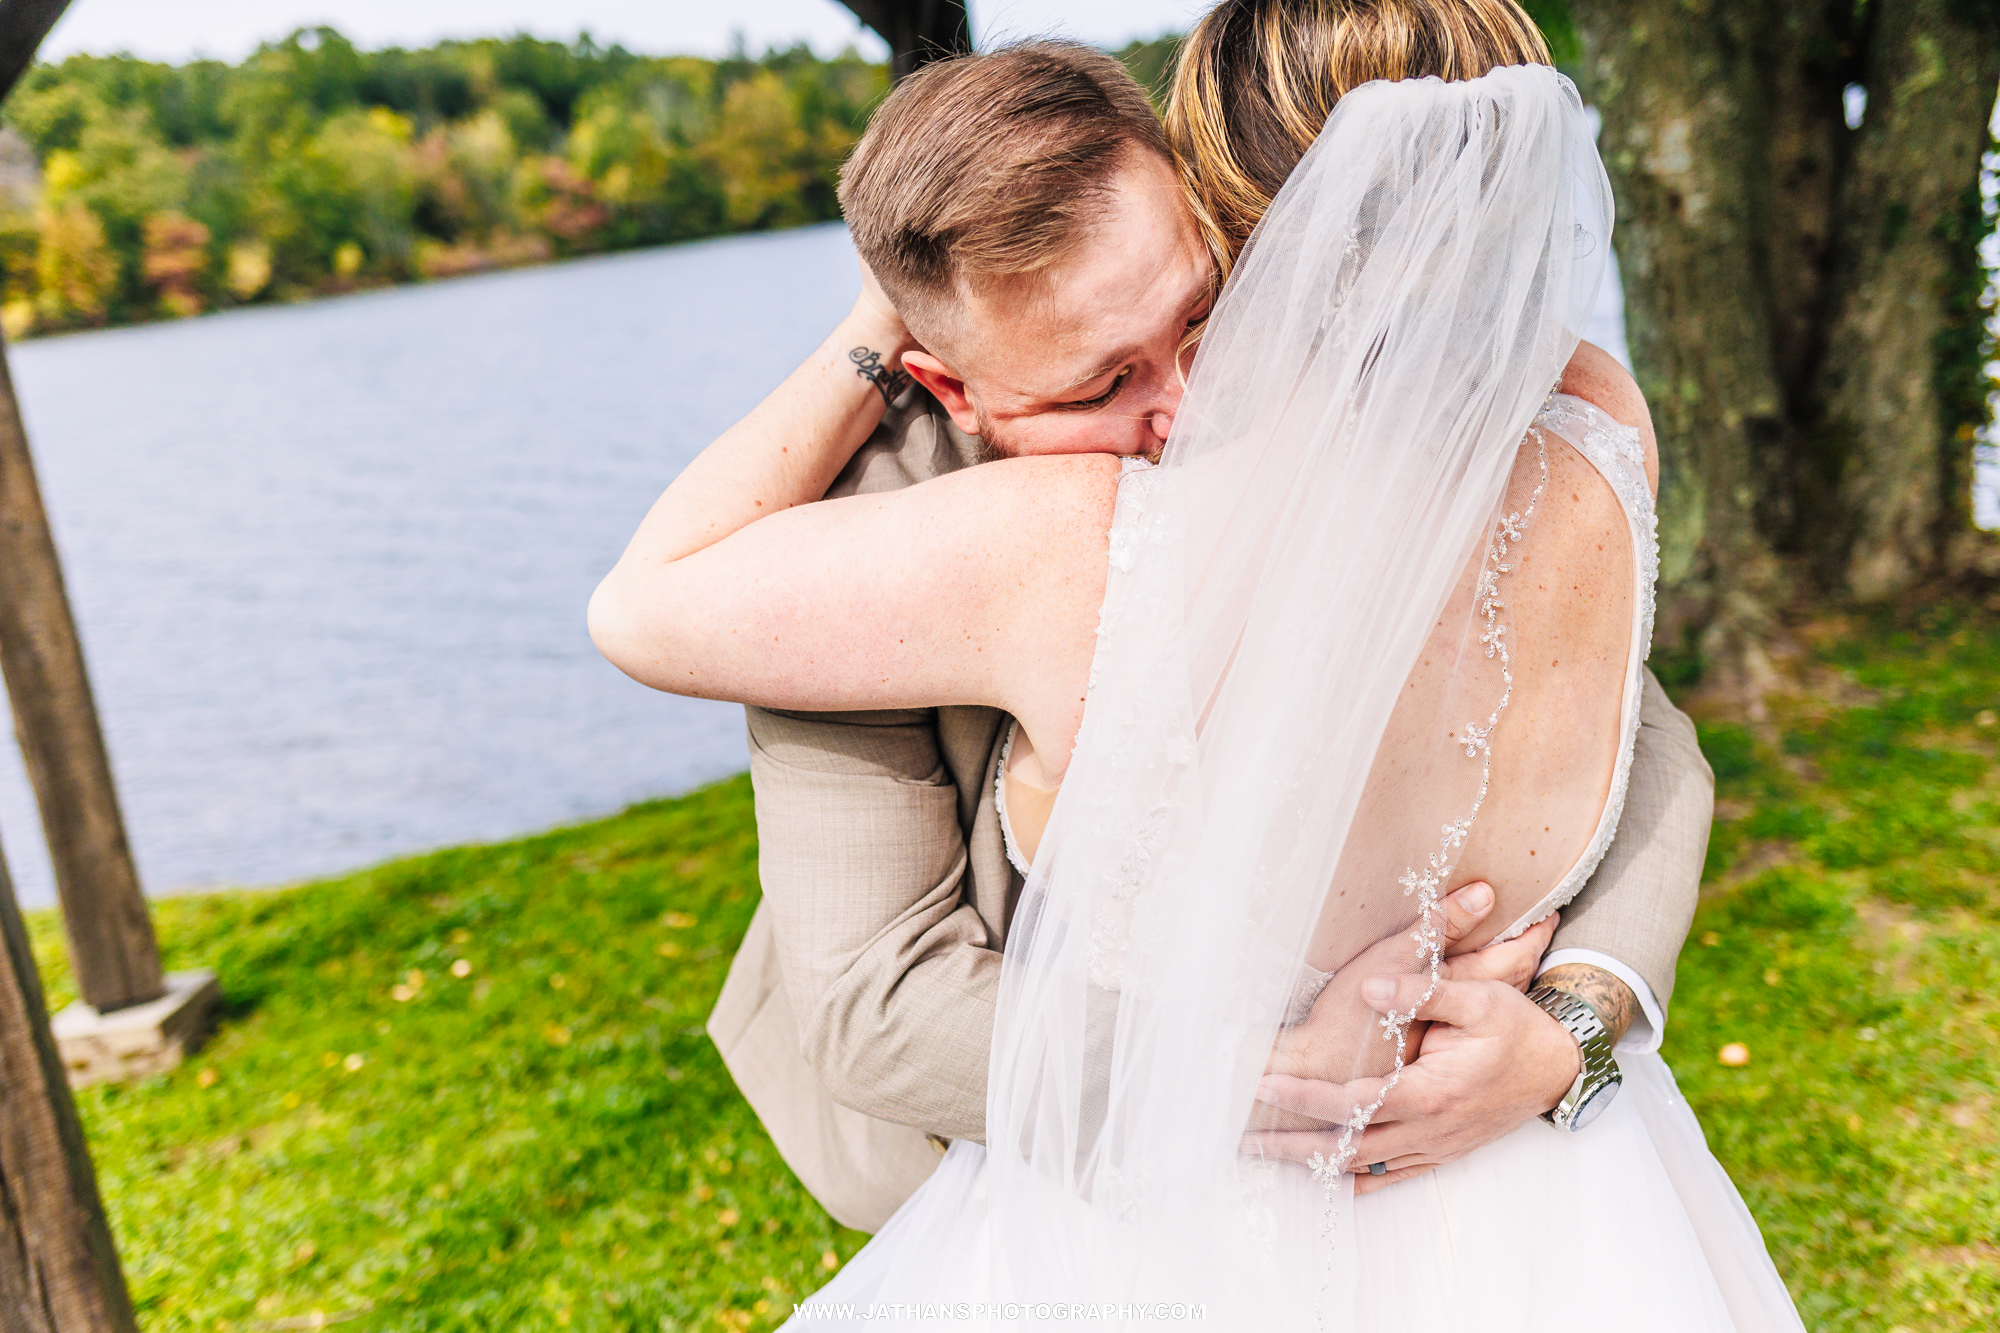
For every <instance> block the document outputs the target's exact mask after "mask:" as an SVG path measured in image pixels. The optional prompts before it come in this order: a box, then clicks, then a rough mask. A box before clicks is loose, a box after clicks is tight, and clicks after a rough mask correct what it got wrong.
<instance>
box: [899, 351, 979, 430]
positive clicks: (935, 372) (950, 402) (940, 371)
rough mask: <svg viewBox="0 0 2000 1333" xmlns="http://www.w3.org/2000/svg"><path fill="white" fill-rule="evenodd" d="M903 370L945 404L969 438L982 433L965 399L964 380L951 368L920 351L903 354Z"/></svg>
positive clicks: (969, 402)
mask: <svg viewBox="0 0 2000 1333" xmlns="http://www.w3.org/2000/svg"><path fill="white" fill-rule="evenodd" d="M903 369H904V370H907V371H909V372H910V377H911V378H912V379H914V380H916V382H917V383H919V384H921V385H923V386H924V387H925V388H926V389H929V390H930V391H931V397H933V398H935V399H937V400H938V402H939V403H941V404H943V405H944V410H945V411H946V413H948V414H949V415H950V417H951V420H952V424H953V425H955V426H957V427H958V428H959V429H960V430H962V431H964V432H965V433H966V434H967V435H977V434H979V414H978V413H977V412H975V411H973V410H972V400H971V399H970V398H968V397H966V396H965V381H964V380H962V379H960V378H959V377H958V376H957V375H955V374H953V373H952V370H951V367H950V366H947V365H946V364H945V363H944V362H942V361H940V360H938V359H937V358H936V357H934V356H932V355H931V354H930V353H929V352H926V351H922V350H917V351H910V352H905V353H903Z"/></svg>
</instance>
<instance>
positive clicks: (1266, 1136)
mask: <svg viewBox="0 0 2000 1333" xmlns="http://www.w3.org/2000/svg"><path fill="white" fill-rule="evenodd" d="M1544 943H1546V937H1544ZM1469 956H1470V955H1468V957H1469ZM1429 985H1430V982H1429V978H1428V977H1426V976H1423V975H1415V976H1409V975H1406V976H1401V977H1394V978H1391V977H1374V978H1370V979H1369V980H1368V981H1366V982H1364V983H1363V984H1362V988H1361V994H1362V998H1363V999H1364V1001H1365V1002H1366V1003H1367V1004H1368V1005H1369V1007H1370V1008H1372V1009H1374V1010H1375V1011H1376V1012H1377V1013H1384V1014H1386V1013H1389V1012H1390V1011H1391V1010H1400V1011H1402V1012H1404V1013H1408V1012H1409V1011H1410V1010H1411V1008H1412V1007H1415V1009H1416V1014H1417V1018H1418V1020H1419V1021H1420V1022H1425V1023H1428V1024H1429V1027H1428V1028H1427V1029H1426V1030H1425V1032H1424V1035H1423V1038H1422V1040H1421V1042H1420V1043H1419V1045H1418V1051H1417V1058H1416V1060H1414V1061H1412V1062H1411V1063H1410V1064H1409V1065H1408V1066H1406V1067H1405V1068H1404V1070H1403V1073H1402V1077H1401V1078H1399V1079H1398V1080H1396V1083H1395V1086H1394V1087H1392V1088H1390V1089H1389V1092H1388V1096H1387V1097H1386V1098H1385V1099H1384V1100H1383V1103H1382V1107H1381V1109H1380V1110H1379V1111H1377V1112H1376V1113H1375V1116H1374V1118H1373V1119H1372V1120H1371V1121H1370V1122H1369V1125H1368V1128H1367V1129H1366V1130H1365V1131H1363V1132H1362V1134H1361V1136H1360V1138H1359V1139H1358V1140H1357V1142H1356V1143H1355V1144H1354V1148H1355V1152H1354V1155H1353V1157H1352V1159H1351V1161H1350V1164H1349V1169H1350V1170H1353V1171H1359V1172H1366V1171H1367V1170H1368V1167H1369V1166H1370V1165H1371V1164H1373V1163H1377V1162H1379V1163H1382V1164H1383V1166H1384V1168H1385V1174H1382V1175H1363V1176H1362V1177H1361V1179H1360V1180H1359V1181H1357V1182H1356V1184H1355V1188H1356V1189H1357V1190H1358V1191H1359V1192H1361V1193H1363V1194H1365V1193H1367V1192H1369V1191H1370V1190H1373V1189H1379V1188H1381V1187H1382V1186H1383V1185H1388V1184H1393V1183H1395V1182H1396V1181H1398V1180H1406V1179H1409V1178H1410V1177H1412V1176H1418V1175H1422V1174H1423V1173H1424V1172H1426V1171H1429V1170H1431V1169H1432V1168H1433V1167H1437V1166H1441V1165H1443V1164H1444V1163H1446V1162H1451V1161H1455V1160H1457V1159H1458V1158H1460V1157H1463V1156H1465V1155H1466V1154H1467V1153H1469V1152H1471V1151H1473V1150H1474V1149H1476V1148H1481V1147H1484V1146H1485V1145H1486V1144H1488V1143H1491V1142H1493V1141H1494V1140H1495V1139H1498V1138H1501V1137H1502V1136H1504V1135H1506V1134H1510V1133H1512V1132H1513V1131H1514V1130H1515V1129H1517V1128H1519V1127H1520V1126H1521V1125H1522V1124H1524V1123H1526V1122H1527V1120H1528V1119H1529V1118H1531V1117H1533V1116H1537V1115H1540V1114H1541V1113H1542V1112H1544V1111H1546V1110H1548V1109H1549V1108H1550V1107H1552V1106H1554V1105H1555V1104H1556V1103H1557V1102H1559V1101H1560V1100H1562V1097H1563V1094H1564V1093H1566V1092H1568V1091H1569V1088H1570V1086H1571V1084H1573V1083H1574V1082H1575V1081H1576V1073H1577V1068H1578V1065H1579V1061H1580V1059H1581V1057H1580V1055H1579V1053H1578V1049H1577V1044H1576V1040H1575V1038H1573V1037H1571V1036H1570V1035H1569V1033H1568V1032H1567V1031H1566V1030H1564V1029H1563V1027H1562V1026H1561V1025H1559V1024H1558V1023H1557V1022H1556V1021H1555V1020H1554V1019H1553V1018H1551V1017H1549V1015H1548V1014H1547V1013H1546V1012H1544V1011H1543V1010H1542V1009H1541V1008H1539V1007H1538V1006H1536V1005H1535V1004H1534V1003H1533V1002H1532V1001H1531V1000H1529V999H1528V998H1527V996H1526V995H1524V994H1523V993H1522V992H1521V991H1520V990H1518V989H1516V988H1515V987H1513V986H1511V985H1508V984H1506V983H1505V982H1503V981H1497V980H1450V979H1447V980H1443V981H1440V982H1439V983H1438V986H1437V991H1436V993H1435V994H1434V995H1432V996H1431V998H1430V999H1429V1001H1428V1002H1424V1003H1419V1002H1420V1001H1422V1000H1423V995H1424V991H1425V990H1427V989H1428V988H1429ZM1383 1083H1384V1080H1382V1079H1379V1078H1367V1079H1356V1080H1354V1081H1352V1082H1348V1083H1330V1082H1325V1081H1321V1080H1316V1079H1301V1078H1289V1077H1285V1076H1283V1075H1271V1074H1267V1075H1266V1076H1265V1078H1264V1081H1263V1085H1262V1087H1261V1089H1260V1091H1259V1095H1260V1097H1261V1098H1262V1099H1263V1100H1264V1101H1265V1102H1267V1103H1269V1104H1271V1105H1273V1106H1277V1107H1281V1108H1283V1109H1285V1110H1287V1111H1291V1112H1294V1113H1296V1114H1300V1115H1306V1116H1311V1117H1314V1118H1316V1119H1320V1120H1330V1121H1333V1122H1334V1123H1336V1124H1338V1123H1339V1122H1340V1121H1341V1120H1343V1119H1344V1118H1345V1117H1346V1115H1347V1114H1348V1111H1349V1109H1350V1108H1352V1107H1355V1106H1365V1105H1367V1104H1368V1103H1370V1102H1372V1101H1374V1100H1375V1098H1376V1097H1377V1096H1378V1095H1380V1093H1381V1090H1382V1086H1383ZM1339 1138H1340V1131H1339V1130H1338V1129H1324V1130H1298V1131H1291V1132H1264V1133H1256V1134H1250V1135H1246V1136H1245V1145H1246V1147H1247V1148H1249V1149H1250V1150H1252V1151H1255V1152H1258V1153H1260V1154H1262V1155H1263V1156H1265V1157H1272V1158H1278V1159H1281V1160H1286V1161H1295V1162H1303V1161H1305V1160H1307V1159H1308V1158H1310V1157H1311V1156H1312V1155H1313V1154H1314V1153H1316V1152H1317V1153H1324V1154H1326V1155H1328V1156H1331V1155H1332V1154H1333V1151H1334V1149H1335V1146H1336V1145H1337V1143H1338V1141H1339Z"/></svg>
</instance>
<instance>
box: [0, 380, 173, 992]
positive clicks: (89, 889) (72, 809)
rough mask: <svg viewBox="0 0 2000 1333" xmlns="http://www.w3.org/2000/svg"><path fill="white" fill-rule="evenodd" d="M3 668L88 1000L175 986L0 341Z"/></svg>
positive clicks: (81, 985)
mask: <svg viewBox="0 0 2000 1333" xmlns="http://www.w3.org/2000/svg"><path fill="white" fill-rule="evenodd" d="M0 571H4V573H3V574H0V671H4V673H5V675H6V680H7V694H8V697H9V698H10V699H11V700H12V702H13V706H14V729H15V732H16V733H17V734H18V735H19V737H20V741H21V754H22V757H23V758H24V759H25V760H26V761H27V768H28V777H29V779H30V780H31V781H32V782H33V784H34V788H35V798H36V800H37V802H38V803H39V804H40V806H41V812H42V828H43V831H44V832H45V833H46V835H47V837H48V844H49V859H50V860H51V861H52V862H53V863H54V865H55V874H56V888H57V891H58V894H59V896H60V898H61V900H62V911H63V923H64V925H65V926H66V927H67V929H68V934H69V945H70V958H71V963H72V966H73V967H74V969H75V972H76V978H77V988H78V989H79V990H80V991H81V992H82V993H83V998H84V1001H85V1002H86V1003H88V1004H90V1005H91V1006H93V1007H94V1008H97V1009H100V1010H108V1009H121V1008H124V1007H125V1006H126V1005H131V1004H142V1003H144V1002H146V1001H148V1000H156V999H158V998H159V997H160V996H161V995H163V994H165V993H166V987H165V983H164V980H163V978H162V976H161V974H160V949H159V944H158V942H157V941H156V940H155V938H154V935H153V923H152V919H151V918H150V917H149V916H148V915H147V911H146V900H145V897H144V895H143V894H141V892H140V889H139V875H138V871H137V870H136V868H135V867H134V866H133V864H132V851H131V848H130V846H129V845H128V844H127V842H126V838H125V821H124V818H123V816H122V815H121V814H120V813H119V809H118V795H117V790H116V788H115V787H114V786H113V785H112V779H111V761H110V758H109V756H108V755H107V754H106V753H105V750H104V734H103V731H102V730H101V729H100V728H99V726H98V721H97V705H96V703H95V702H94V701H93V700H92V698H91V693H90V677H89V674H88V672H87V671H86V670H85V668H84V662H83V645H82V643H81V642H80V641H79V640H78V639H77V634H76V622H75V621H74V620H73V619H72V618H71V616H70V610H69V597H68V594H67V592H66V591H65V590H64V587H63V577H62V566H61V564H60V563H59V561H58V560H57V558H56V547H55V541H54V539H53V538H52V537H51V536H50V535H49V522H48V515H47V513H46V512H45V511H44V509H43V507H42V493H41V487H40V486H39V485H38V484H37V482H36V480H35V465H34V460H33V458H32V457H31V456H30V454H29V452H28V437H27V431H26V429H25V428H24V426H23V425H22V422H21V409H20V404H19V403H18V402H17V401H16V400H15V397H14V382H13V378H12V376H11V375H10V374H9V372H8V369H7V359H6V350H5V348H4V347H0Z"/></svg>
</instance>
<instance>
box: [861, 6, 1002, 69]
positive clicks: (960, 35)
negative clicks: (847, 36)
mask: <svg viewBox="0 0 2000 1333" xmlns="http://www.w3.org/2000/svg"><path fill="white" fill-rule="evenodd" d="M841 3H843V4H845V5H846V6H847V7H848V8H849V9H851V10H853V11H854V16H855V17H856V18H858V19H860V20H861V21H862V22H863V23H865V24H867V25H868V26H869V27H871V28H873V29H874V30H875V31H876V32H877V33H878V34H880V36H881V38H882V40H883V41H885V42H887V43H889V51H890V61H891V72H892V74H893V75H894V77H896V78H898V79H901V78H902V77H903V76H904V75H906V74H910V73H914V72H915V71H916V70H917V69H918V68H919V67H920V66H922V65H925V64H928V63H929V62H931V61H933V60H942V59H944V58H945V57H947V56H955V55H962V54H964V53H965V52H967V51H970V50H971V49H972V27H971V23H970V21H969V20H968V19H967V17H966V12H965V3H964V0H841Z"/></svg>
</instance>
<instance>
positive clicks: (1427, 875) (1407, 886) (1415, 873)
mask: <svg viewBox="0 0 2000 1333" xmlns="http://www.w3.org/2000/svg"><path fill="white" fill-rule="evenodd" d="M1536 422H1537V425H1536V426H1534V427H1531V428H1530V430H1529V434H1531V435H1533V436H1534V438H1535V456H1536V461H1537V462H1538V463H1539V464H1540V465H1541V477H1540V479H1539V480H1538V481H1536V483H1535V490H1534V494H1533V495H1531V496H1529V498H1528V507H1527V508H1526V509H1525V510H1522V511H1520V512H1518V513H1510V514H1504V515H1502V516H1501V518H1500V521H1499V522H1498V523H1497V524H1495V525H1494V529H1493V535H1492V537H1491V538H1490V539H1489V540H1488V542H1487V544H1486V559H1485V562H1484V564H1483V565H1482V567H1481V568H1480V571H1479V583H1478V585H1477V586H1476V587H1475V589H1474V591H1473V597H1474V599H1475V602H1476V605H1477V607H1478V610H1479V615H1480V618H1481V620H1482V621H1484V628H1485V632H1484V633H1482V634H1481V635H1480V636H1479V642H1480V644H1481V645H1483V646H1484V647H1485V649H1486V656H1487V657H1489V658H1494V659H1497V660H1498V661H1499V663H1500V683H1501V690H1500V701H1499V702H1498V703H1496V704H1494V705H1493V711H1492V712H1491V713H1489V714H1487V716H1486V724H1485V725H1484V726H1481V725H1480V724H1479V723H1478V722H1467V723H1466V724H1465V734H1464V735H1462V736H1454V737H1453V738H1452V739H1453V742H1454V743H1455V744H1457V745H1462V746H1464V747H1465V754H1466V757H1467V758H1468V759H1478V760H1479V761H1480V771H1479V795H1478V796H1477V797H1475V798H1474V799H1473V802H1472V808H1471V809H1470V810H1467V811H1466V812H1465V813H1464V814H1462V815H1460V816H1459V817H1458V818H1456V819H1454V820H1452V821H1451V822H1450V823H1449V824H1446V825H1445V826H1444V828H1443V830H1442V835H1443V836H1442V838H1441V839H1440V841H1439V845H1438V849H1437V850H1436V851H1434V852H1432V853H1431V854H1430V857H1429V858H1428V860H1426V862H1425V863H1424V867H1423V869H1421V870H1418V869H1415V868H1411V869H1409V870H1406V871H1404V872H1403V875H1402V878H1401V879H1400V880H1398V881H1397V882H1398V883H1400V884H1401V885H1402V886H1403V893H1404V895H1405V896H1408V895H1410V894H1412V893H1414V894H1415V895H1416V896H1417V928H1416V930H1415V931H1414V932H1412V933H1411V936H1410V939H1411V941H1412V942H1413V943H1415V944H1416V946H1417V950H1418V956H1419V957H1420V958H1421V959H1422V960H1423V962H1424V964H1425V966H1426V968H1427V969H1428V971H1429V974H1430V978H1429V984H1428V985H1427V986H1426V987H1425V988H1424V993H1423V996H1422V997H1421V998H1420V999H1418V1001H1417V1002H1416V1003H1415V1004H1413V1005H1411V1006H1410V1008H1409V1010H1408V1012H1404V1011H1402V1010H1397V1009H1392V1010H1390V1011H1389V1012H1388V1013H1387V1014H1384V1015H1383V1016H1382V1017H1381V1019H1380V1020H1378V1021H1379V1022H1380V1024H1381V1026H1382V1036H1383V1039H1384V1040H1385V1041H1394V1042H1395V1043H1396V1062H1395V1066H1394V1068H1392V1069H1391V1070H1390V1072H1389V1076H1388V1077H1387V1078H1386V1079H1384V1080H1383V1082H1382V1090H1381V1092H1379V1093H1377V1094H1376V1097H1375V1100H1374V1101H1372V1102H1370V1103H1368V1104H1367V1105H1366V1106H1358V1107H1356V1108H1355V1109H1354V1110H1353V1112H1351V1113H1350V1114H1349V1115H1348V1117H1347V1124H1346V1125H1345V1126H1344V1127H1343V1128H1342V1130H1341V1135H1340V1141H1339V1142H1338V1143H1337V1144H1335V1145H1334V1150H1333V1155H1332V1156H1331V1157H1329V1156H1327V1155H1326V1154H1324V1153H1318V1152H1316V1153H1314V1154H1313V1155H1312V1156H1311V1157H1310V1158H1308V1159H1307V1160H1306V1169H1307V1170H1308V1171H1311V1172H1312V1174H1313V1177H1314V1178H1315V1179H1317V1180H1318V1181H1319V1183H1320V1186H1321V1188H1322V1189H1323V1191H1324V1193H1325V1197H1326V1203H1327V1206H1328V1209H1329V1213H1330V1210H1331V1208H1332V1205H1333V1201H1334V1191H1335V1188H1336V1187H1337V1186H1338V1185H1340V1183H1341V1182H1342V1181H1343V1180H1345V1178H1346V1176H1347V1169H1348V1167H1349V1166H1350V1165H1352V1164H1353V1161H1354V1152H1355V1146H1354V1139H1355V1136H1356V1135H1357V1134H1359V1133H1360V1132H1361V1131H1362V1130H1364V1129H1366V1128H1368V1122H1369V1121H1370V1120H1372V1119H1374V1117H1375V1113H1376V1112H1377V1111H1380V1110H1381V1109H1382V1104H1383V1103H1384V1102H1386V1101H1387V1100H1388V1099H1389V1094H1390V1092H1392V1091H1393V1090H1394V1089H1395V1087H1396V1084H1397V1083H1398V1082H1399V1081H1400V1080H1401V1079H1402V1077H1403V1061H1404V1057H1405V1055H1407V1054H1408V1047H1409V1029H1410V1024H1411V1023H1413V1022H1415V1021H1416V1017H1417V1011H1418V1010H1419V1009H1422V1008H1423V1007H1424V1006H1425V1005H1426V1004H1429V1003H1430V1001H1431V997H1432V996H1434V995H1436V994H1437V988H1438V981H1439V979H1440V976H1441V973H1442V971H1443V968H1444V931H1443V930H1442V929H1440V928H1439V925H1438V921H1437V914H1438V910H1439V907H1440V899H1441V897H1442V895H1443V891H1444V886H1445V885H1446V884H1448V883H1449V882H1450V881H1451V872H1452V869H1453V867H1454V866H1456V865H1457V864H1458V854H1459V852H1460V851H1461V850H1463V849H1464V847H1465V840H1466V838H1467V836H1468V835H1469V834H1470V833H1471V832H1472V822H1473V821H1474V820H1475V819H1477V818H1478V817H1479V811H1480V810H1481V808H1482V807H1484V806H1485V804H1486V796H1487V793H1488V792H1489V791H1491V790H1492V786H1493V744H1492V740H1493V732H1494V730H1495V729H1496V728H1497V727H1498V726H1499V725H1500V718H1501V715H1502V714H1504V713H1505V712H1506V711H1507V705H1508V703H1509V702H1510V701H1511V700H1512V699H1513V697H1514V659H1513V655H1512V654H1511V653H1509V652H1508V650H1507V624H1506V621H1505V620H1503V619H1502V618H1501V612H1503V611H1505V610H1506V609H1507V603H1506V601H1505V599H1503V598H1502V597H1501V596H1500V576H1501V575H1503V574H1511V573H1513V571H1514V566H1513V565H1512V564H1511V563H1509V561H1508V555H1509V554H1510V553H1511V552H1512V551H1514V550H1515V549H1516V548H1517V547H1519V546H1520V545H1521V543H1522V542H1523V541H1524V540H1525V539H1526V537H1527V532H1528V525H1529V524H1530V523H1531V522H1533V521H1534V517H1535V510H1536V509H1537V508H1539V507H1540V506H1541V503H1542V495H1543V493H1544V492H1546V491H1547V490H1548V486H1549V451H1548V442H1547V440H1545V439H1544V438H1543V437H1542V432H1541V429H1540V425H1539V423H1540V417H1537V418H1536Z"/></svg>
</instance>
